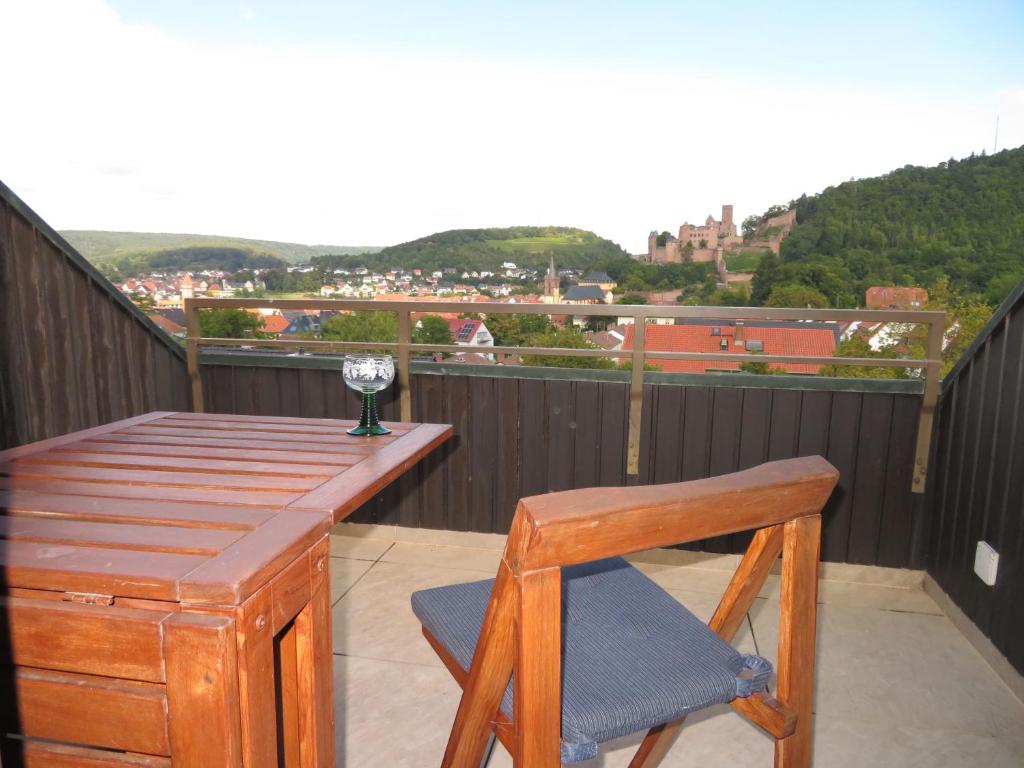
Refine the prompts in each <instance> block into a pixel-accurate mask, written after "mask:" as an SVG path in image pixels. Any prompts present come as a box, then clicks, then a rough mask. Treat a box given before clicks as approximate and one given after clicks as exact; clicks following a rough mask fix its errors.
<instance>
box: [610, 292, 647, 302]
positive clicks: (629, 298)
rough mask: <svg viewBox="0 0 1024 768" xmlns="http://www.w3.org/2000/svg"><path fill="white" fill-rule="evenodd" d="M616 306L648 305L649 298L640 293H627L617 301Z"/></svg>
mask: <svg viewBox="0 0 1024 768" xmlns="http://www.w3.org/2000/svg"><path fill="white" fill-rule="evenodd" d="M615 303H616V304H646V303H647V297H646V296H641V295H640V294H639V293H625V294H623V295H622V296H619V298H617V299H616V300H615Z"/></svg>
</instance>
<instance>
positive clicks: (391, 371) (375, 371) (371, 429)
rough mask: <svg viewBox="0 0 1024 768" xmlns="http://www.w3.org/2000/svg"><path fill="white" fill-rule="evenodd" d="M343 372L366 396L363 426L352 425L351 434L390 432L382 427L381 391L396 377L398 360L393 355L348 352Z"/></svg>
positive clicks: (352, 385) (360, 423) (349, 381)
mask: <svg viewBox="0 0 1024 768" xmlns="http://www.w3.org/2000/svg"><path fill="white" fill-rule="evenodd" d="M341 375H342V378H344V379H345V384H346V385H347V386H348V387H350V388H351V389H354V390H355V391H356V392H361V393H362V395H363V409H362V413H361V415H360V416H359V426H356V427H352V429H350V430H348V434H350V435H387V434H390V433H391V430H390V429H388V428H387V427H384V426H381V423H380V416H378V414H377V393H378V392H380V391H381V390H382V389H385V388H387V387H388V386H389V385H390V384H391V382H392V381H394V379H395V361H394V360H393V359H392V358H391V355H371V354H359V355H345V362H344V364H343V365H342V368H341Z"/></svg>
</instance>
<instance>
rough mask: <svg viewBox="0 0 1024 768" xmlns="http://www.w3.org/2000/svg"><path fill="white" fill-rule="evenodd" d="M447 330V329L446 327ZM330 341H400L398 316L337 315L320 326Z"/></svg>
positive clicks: (375, 313) (363, 313)
mask: <svg viewBox="0 0 1024 768" xmlns="http://www.w3.org/2000/svg"><path fill="white" fill-rule="evenodd" d="M446 330H447V329H446ZM320 333H321V335H322V336H323V338H324V339H326V340H328V341H365V342H374V341H383V342H395V341H398V316H397V315H396V314H395V313H394V312H373V311H365V312H350V313H348V314H344V315H335V316H334V317H332V318H331V319H330V320H328V321H327V322H325V323H324V324H323V325H321V326H320Z"/></svg>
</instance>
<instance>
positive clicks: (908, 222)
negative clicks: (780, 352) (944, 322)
mask: <svg viewBox="0 0 1024 768" xmlns="http://www.w3.org/2000/svg"><path fill="white" fill-rule="evenodd" d="M791 205H792V206H796V211H797V223H796V226H795V227H794V228H793V231H792V232H791V233H790V235H789V237H788V238H787V239H786V240H785V241H784V242H783V243H782V253H781V258H775V257H765V258H764V259H763V260H762V261H761V263H760V265H759V267H758V270H757V272H756V274H755V277H754V283H753V293H752V296H751V299H752V301H753V303H755V304H763V303H766V302H767V301H768V299H769V297H770V295H771V293H772V291H773V290H775V289H776V288H779V287H785V286H807V287H810V288H813V289H815V290H817V291H819V292H820V293H821V294H823V296H824V297H825V299H826V300H827V302H828V303H829V304H831V305H832V306H836V307H853V306H858V305H861V304H863V302H864V292H865V290H866V289H867V288H868V287H869V286H872V285H916V286H923V287H932V286H936V285H939V284H941V283H942V282H944V280H948V284H949V288H950V289H952V290H953V291H954V292H955V293H957V294H960V295H962V296H972V295H973V296H976V297H978V298H980V299H985V300H987V301H989V302H991V303H993V304H994V303H998V302H999V301H1001V300H1002V299H1003V298H1005V296H1006V295H1007V294H1008V293H1009V292H1010V290H1011V289H1012V288H1013V287H1014V286H1015V285H1016V284H1017V283H1019V282H1020V281H1021V280H1024V147H1021V148H1017V149H1011V150H1003V151H1002V152H999V153H998V154H995V155H991V156H985V155H981V156H974V155H972V156H971V157H969V158H967V159H964V160H955V159H952V158H951V159H950V160H949V161H947V162H943V163H939V164H938V165H937V166H935V167H933V168H923V167H917V166H906V167H904V168H901V169H899V170H897V171H893V172H892V173H889V174H887V175H885V176H880V177H877V178H870V179H860V180H857V181H850V182H847V183H844V184H840V185H839V186H836V187H829V188H828V189H826V190H824V191H823V192H821V193H820V194H818V195H812V196H807V195H804V196H802V197H801V198H800V199H799V200H796V201H794V202H793V203H791Z"/></svg>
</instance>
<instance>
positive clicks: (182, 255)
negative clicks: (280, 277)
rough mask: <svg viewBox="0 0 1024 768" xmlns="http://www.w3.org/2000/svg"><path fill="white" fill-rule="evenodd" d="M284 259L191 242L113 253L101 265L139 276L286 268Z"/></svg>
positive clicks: (117, 272) (109, 270)
mask: <svg viewBox="0 0 1024 768" xmlns="http://www.w3.org/2000/svg"><path fill="white" fill-rule="evenodd" d="M286 264H287V262H286V261H284V259H279V258H278V257H277V256H272V255H270V254H269V253H261V252H258V251H253V250H250V249H248V248H236V247H231V246H205V245H191V246H185V247H182V248H165V249H163V250H158V251H146V252H142V253H130V254H124V255H119V256H113V257H111V258H109V259H107V260H106V261H103V262H101V263H100V264H99V269H100V270H101V271H102V272H104V274H107V275H139V274H143V273H148V272H183V271H187V272H196V271H200V270H204V269H221V270H224V271H225V272H238V271H240V270H243V269H257V268H261V269H267V268H273V267H284V266H285V265H286Z"/></svg>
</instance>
